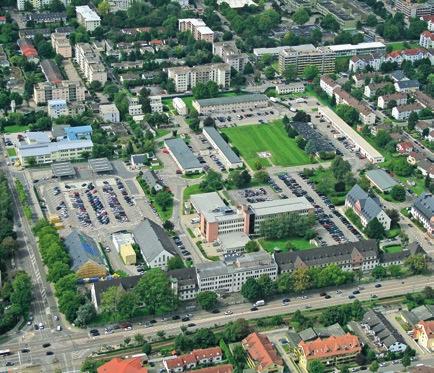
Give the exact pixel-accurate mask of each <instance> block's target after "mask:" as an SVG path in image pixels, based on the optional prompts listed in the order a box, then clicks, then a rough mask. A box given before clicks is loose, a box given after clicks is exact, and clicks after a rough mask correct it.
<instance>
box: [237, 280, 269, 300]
mask: <svg viewBox="0 0 434 373" xmlns="http://www.w3.org/2000/svg"><path fill="white" fill-rule="evenodd" d="M241 295H242V296H243V297H244V298H246V299H247V300H248V301H249V302H256V301H258V300H260V299H262V298H264V293H263V291H262V288H261V286H260V285H259V284H258V282H257V281H256V280H255V279H254V278H253V277H250V278H248V279H247V281H246V282H245V283H244V284H243V286H242V287H241Z"/></svg>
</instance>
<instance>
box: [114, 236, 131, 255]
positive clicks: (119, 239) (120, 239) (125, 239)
mask: <svg viewBox="0 0 434 373" xmlns="http://www.w3.org/2000/svg"><path fill="white" fill-rule="evenodd" d="M112 241H113V246H114V247H115V249H116V251H117V252H119V251H120V249H121V246H122V245H128V244H131V245H133V244H135V243H136V241H134V237H133V235H132V234H131V233H113V234H112Z"/></svg>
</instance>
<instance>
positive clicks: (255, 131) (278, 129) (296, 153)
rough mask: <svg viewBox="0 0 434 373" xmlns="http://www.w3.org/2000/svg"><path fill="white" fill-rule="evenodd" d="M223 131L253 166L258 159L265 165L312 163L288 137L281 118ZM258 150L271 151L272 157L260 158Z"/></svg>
mask: <svg viewBox="0 0 434 373" xmlns="http://www.w3.org/2000/svg"><path fill="white" fill-rule="evenodd" d="M222 132H223V133H225V134H226V135H227V136H228V138H229V140H230V142H231V143H232V145H233V146H235V147H236V148H237V149H238V150H239V151H240V153H241V156H242V157H243V158H244V159H245V160H246V162H247V163H248V164H249V166H250V167H252V168H254V166H255V163H256V162H257V161H259V162H261V164H262V165H263V166H264V167H267V166H271V164H274V165H278V166H297V165H303V164H308V163H311V162H310V159H309V156H308V155H307V154H306V153H305V152H304V151H303V150H301V149H300V148H299V147H298V146H297V144H296V143H295V140H294V139H291V138H289V137H288V135H287V134H286V131H285V129H284V127H283V124H282V122H281V121H280V120H278V121H275V122H273V123H271V124H261V125H251V126H242V127H232V128H224V129H222ZM258 152H269V153H271V158H260V157H259V156H258ZM270 161H271V162H270Z"/></svg>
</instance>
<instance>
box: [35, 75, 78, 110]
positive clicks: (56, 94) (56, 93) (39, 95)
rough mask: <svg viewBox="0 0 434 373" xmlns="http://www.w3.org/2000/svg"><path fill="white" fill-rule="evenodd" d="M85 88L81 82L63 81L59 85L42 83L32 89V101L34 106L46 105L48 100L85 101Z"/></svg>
mask: <svg viewBox="0 0 434 373" xmlns="http://www.w3.org/2000/svg"><path fill="white" fill-rule="evenodd" d="M85 92H86V89H85V87H84V86H83V85H82V84H81V82H78V81H77V82H75V81H71V80H63V81H62V82H60V83H57V84H55V83H50V82H43V83H37V84H35V86H34V87H33V100H34V101H35V103H36V105H43V104H46V103H47V102H48V101H50V100H66V101H67V102H71V101H77V102H83V101H84V100H85Z"/></svg>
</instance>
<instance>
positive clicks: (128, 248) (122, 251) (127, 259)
mask: <svg viewBox="0 0 434 373" xmlns="http://www.w3.org/2000/svg"><path fill="white" fill-rule="evenodd" d="M119 255H120V256H121V258H122V260H123V261H124V263H125V264H127V265H134V264H136V260H137V258H136V252H135V251H134V249H133V245H131V244H130V243H129V244H124V245H122V246H121V247H120V248H119Z"/></svg>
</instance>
